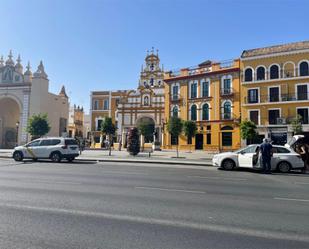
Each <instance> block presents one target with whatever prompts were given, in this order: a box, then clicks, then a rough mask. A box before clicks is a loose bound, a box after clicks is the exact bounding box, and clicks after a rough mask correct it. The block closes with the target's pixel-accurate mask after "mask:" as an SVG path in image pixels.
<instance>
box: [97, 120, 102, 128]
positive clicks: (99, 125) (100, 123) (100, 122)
mask: <svg viewBox="0 0 309 249" xmlns="http://www.w3.org/2000/svg"><path fill="white" fill-rule="evenodd" d="M102 123H103V120H102V119H99V120H98V122H97V131H100V130H101V126H102Z"/></svg>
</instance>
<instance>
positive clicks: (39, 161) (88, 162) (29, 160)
mask: <svg viewBox="0 0 309 249" xmlns="http://www.w3.org/2000/svg"><path fill="white" fill-rule="evenodd" d="M23 163H24V164H35V163H46V164H56V165H61V164H66V165H67V164H70V165H74V164H76V165H77V164H78V165H80V164H97V162H96V161H79V160H75V161H73V162H68V161H66V160H62V161H61V162H60V163H55V162H51V161H50V160H36V161H34V160H31V159H24V160H23Z"/></svg>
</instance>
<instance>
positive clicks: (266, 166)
mask: <svg viewBox="0 0 309 249" xmlns="http://www.w3.org/2000/svg"><path fill="white" fill-rule="evenodd" d="M272 149H273V146H272V145H271V144H270V143H269V142H268V139H267V138H264V139H263V143H262V144H261V146H260V152H261V154H262V164H263V170H262V173H264V174H271V158H272V155H273V153H272Z"/></svg>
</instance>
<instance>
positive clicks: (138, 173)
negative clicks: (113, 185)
mask: <svg viewBox="0 0 309 249" xmlns="http://www.w3.org/2000/svg"><path fill="white" fill-rule="evenodd" d="M102 173H104V174H119V175H149V174H148V173H140V172H125V171H104V170H103V171H102Z"/></svg>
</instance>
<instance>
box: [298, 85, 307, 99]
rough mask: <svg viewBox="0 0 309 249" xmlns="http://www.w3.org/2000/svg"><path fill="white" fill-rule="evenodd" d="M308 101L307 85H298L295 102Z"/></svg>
mask: <svg viewBox="0 0 309 249" xmlns="http://www.w3.org/2000/svg"><path fill="white" fill-rule="evenodd" d="M307 99H308V85H307V84H306V85H298V86H297V100H307Z"/></svg>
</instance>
